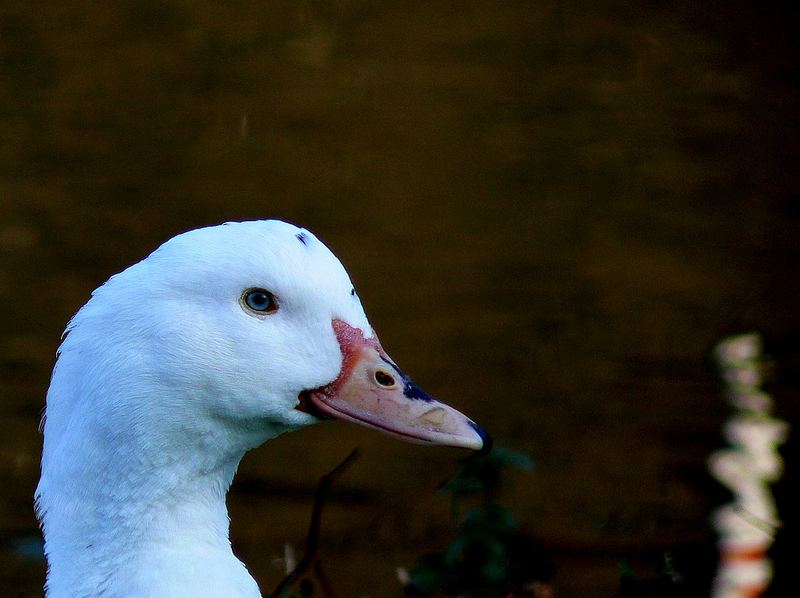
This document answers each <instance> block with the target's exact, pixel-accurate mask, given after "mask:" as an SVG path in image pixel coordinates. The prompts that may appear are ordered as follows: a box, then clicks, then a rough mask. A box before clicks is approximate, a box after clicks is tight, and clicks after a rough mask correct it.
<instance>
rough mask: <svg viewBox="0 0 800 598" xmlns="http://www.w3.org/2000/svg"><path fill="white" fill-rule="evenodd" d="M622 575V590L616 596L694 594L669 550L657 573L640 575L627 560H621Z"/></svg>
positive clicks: (670, 597) (653, 597) (652, 597)
mask: <svg viewBox="0 0 800 598" xmlns="http://www.w3.org/2000/svg"><path fill="white" fill-rule="evenodd" d="M620 575H621V579H620V590H619V592H618V593H617V594H616V595H615V597H614V598H680V597H683V596H691V595H693V593H692V591H691V590H690V588H689V587H688V585H687V584H686V580H685V578H684V576H683V575H682V574H681V573H679V572H678V571H677V569H676V567H675V564H674V562H673V559H672V555H671V554H670V553H669V552H666V553H664V555H663V561H662V562H661V563H660V565H659V568H658V571H657V572H656V574H655V575H652V576H638V575H636V573H635V571H634V570H633V567H632V566H631V565H630V564H629V563H628V562H627V561H625V560H623V561H621V562H620Z"/></svg>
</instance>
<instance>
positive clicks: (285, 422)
mask: <svg viewBox="0 0 800 598" xmlns="http://www.w3.org/2000/svg"><path fill="white" fill-rule="evenodd" d="M325 416H329V417H336V418H340V419H345V420H349V421H352V422H356V423H359V424H362V425H365V426H369V427H372V428H376V429H379V430H382V431H384V432H387V433H389V434H391V435H394V436H397V437H400V438H404V439H406V440H412V441H419V442H428V443H434V444H443V445H451V446H461V447H468V448H472V449H479V448H481V447H482V445H483V441H484V438H485V436H484V434H483V432H481V430H480V428H478V427H477V426H476V425H475V424H474V423H473V422H472V421H470V420H469V419H467V418H466V417H465V416H464V415H462V414H461V413H459V412H458V411H456V410H454V409H452V408H451V407H448V406H447V405H444V404H442V403H439V402H437V401H435V400H434V399H432V398H431V397H429V396H428V395H426V394H425V393H424V392H423V391H421V390H420V389H419V388H418V387H416V386H415V385H414V384H413V383H412V382H411V381H410V380H409V379H408V378H407V377H406V376H405V375H404V374H403V373H402V372H401V371H400V370H399V369H398V368H397V366H396V365H395V364H394V363H393V362H392V361H391V360H390V359H389V358H388V357H387V356H386V353H384V351H383V349H382V348H381V346H380V344H379V342H378V339H377V337H376V336H375V334H374V332H373V331H372V328H371V327H370V325H369V322H368V321H367V317H366V315H365V314H364V310H363V308H362V307H361V304H360V302H359V300H358V297H357V296H356V294H355V292H354V290H353V287H352V284H351V282H350V279H349V278H348V275H347V273H346V272H345V270H344V268H343V267H342V265H341V264H340V262H339V261H338V260H337V259H336V257H335V256H334V255H333V254H332V253H331V252H330V251H329V250H328V249H327V248H326V247H325V246H324V245H323V244H322V243H321V242H320V241H318V240H317V239H316V238H315V237H314V236H313V235H312V234H311V233H309V232H308V231H305V230H303V229H300V228H297V227H295V226H293V225H290V224H286V223H284V222H279V221H258V222H240V223H229V224H225V225H221V226H214V227H209V228H204V229H199V230H194V231H191V232H188V233H185V234H182V235H179V236H177V237H175V238H173V239H171V240H169V241H167V242H166V243H164V244H163V245H162V246H161V247H160V248H159V249H157V250H156V251H155V252H153V253H152V254H151V255H150V256H149V257H147V258H146V259H144V260H142V261H141V262H139V263H138V264H135V265H134V266H131V267H130V268H128V269H127V270H125V271H123V272H121V273H120V274H117V275H116V276H113V277H111V279H110V280H109V281H108V282H106V283H105V284H104V285H103V286H101V287H100V288H98V289H97V290H96V291H95V292H94V293H93V294H92V297H91V299H90V300H89V302H88V303H87V304H86V305H85V306H83V308H81V310H80V311H79V312H78V313H77V314H76V315H75V317H74V318H73V319H72V321H71V322H70V323H69V325H68V327H67V330H66V332H65V337H64V340H63V342H62V344H61V347H60V349H59V356H58V360H57V363H56V367H55V369H54V371H53V377H52V381H51V384H50V389H49V391H48V393H47V410H46V414H45V419H44V421H43V430H44V449H43V454H42V474H41V479H40V481H39V486H38V488H37V490H36V507H37V513H38V516H39V519H40V521H41V524H42V529H43V532H44V538H45V552H46V555H47V561H48V576H47V586H46V587H47V595H48V596H50V597H51V598H59V597H62V596H80V597H84V596H115V597H117V596H119V597H122V596H137V597H139V596H142V597H145V596H159V597H162V596H170V597H180V596H186V597H190V596H191V597H193V598H196V597H201V596H225V597H238V596H259V595H260V594H259V590H258V587H257V585H256V583H255V581H254V580H253V578H252V577H251V576H250V575H249V574H248V572H247V570H246V569H245V567H244V565H243V564H242V563H241V562H240V561H239V560H238V559H237V558H236V557H235V556H234V554H233V552H232V551H231V547H230V542H229V540H228V512H227V509H226V506H225V495H226V493H227V491H228V488H229V487H230V485H231V481H232V479H233V476H234V473H235V472H236V468H237V466H238V465H239V461H240V460H241V458H242V456H243V455H244V454H245V452H247V451H248V450H249V449H251V448H254V447H256V446H258V445H260V444H261V443H263V442H264V441H266V440H269V439H270V438H274V437H276V436H278V435H280V434H282V433H284V432H288V431H291V430H295V429H297V428H299V427H302V426H305V425H308V424H311V423H314V422H317V421H319V420H320V418H321V417H325Z"/></svg>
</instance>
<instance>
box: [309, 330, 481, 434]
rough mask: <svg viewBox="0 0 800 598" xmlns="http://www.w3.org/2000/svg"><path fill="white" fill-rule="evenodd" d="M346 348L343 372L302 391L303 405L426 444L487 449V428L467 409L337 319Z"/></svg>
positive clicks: (339, 335)
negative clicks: (425, 386)
mask: <svg viewBox="0 0 800 598" xmlns="http://www.w3.org/2000/svg"><path fill="white" fill-rule="evenodd" d="M333 329H334V331H335V332H336V337H337V339H338V340H339V345H340V346H341V349H342V355H343V358H344V359H343V363H342V371H341V372H340V374H339V376H338V377H337V378H336V380H334V381H333V382H331V383H330V384H328V385H327V386H324V387H322V388H318V389H315V390H311V391H306V392H304V393H302V394H301V396H300V405H299V406H298V409H300V410H302V411H306V412H308V413H311V414H314V415H322V416H327V417H332V418H336V419H342V420H346V421H350V422H353V423H356V424H360V425H362V426H366V427H368V428H374V429H376V430H380V431H381V432H384V433H386V434H389V435H390V436H394V437H396V438H400V439H402V440H406V441H409V442H416V443H421V444H438V445H444V446H455V447H464V448H469V449H473V450H480V449H483V448H484V446H485V444H487V443H488V436H487V435H486V433H485V432H484V431H483V430H482V429H481V428H480V427H479V426H478V425H477V424H476V423H475V422H473V421H472V420H471V419H469V418H468V417H467V416H465V415H464V414H462V413H460V412H459V411H457V410H455V409H453V408H452V407H450V406H449V405H445V404H444V403H441V402H439V401H437V400H436V399H434V398H433V397H431V396H430V395H428V394H427V393H426V392H425V391H423V390H422V389H421V388H419V387H418V386H417V385H416V384H414V383H413V382H412V381H411V380H410V379H409V378H408V376H406V375H405V374H404V373H403V372H402V371H401V370H400V368H398V367H397V366H396V365H395V363H394V362H393V361H392V360H391V359H389V357H388V356H387V355H386V353H385V352H384V350H383V348H382V347H381V345H380V343H379V342H378V339H377V337H375V336H373V337H372V338H365V337H364V334H363V332H362V331H361V330H360V329H358V328H354V327H352V326H350V325H349V324H347V323H346V322H343V321H342V320H334V321H333Z"/></svg>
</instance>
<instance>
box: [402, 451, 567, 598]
mask: <svg viewBox="0 0 800 598" xmlns="http://www.w3.org/2000/svg"><path fill="white" fill-rule="evenodd" d="M509 467H511V468H514V469H521V470H530V469H531V467H532V463H531V460H530V458H529V457H527V456H526V455H524V454H522V453H518V452H515V451H512V450H509V449H507V448H504V447H500V446H497V447H495V448H494V449H493V450H492V451H491V452H488V453H486V454H477V455H474V456H471V457H469V458H467V459H466V460H464V461H463V462H462V464H461V466H460V467H459V469H458V471H457V472H456V474H455V475H454V476H453V477H452V478H450V479H449V480H448V481H447V482H446V483H445V484H444V485H443V486H442V490H443V491H444V492H447V493H449V494H450V495H451V500H452V506H453V515H454V517H455V518H456V519H461V521H460V523H459V526H458V531H457V533H456V536H455V538H453V540H452V541H451V542H450V544H449V545H448V546H446V547H445V548H444V549H443V550H442V551H441V552H438V553H434V554H429V555H425V556H423V557H422V558H421V559H420V560H419V561H418V562H417V563H416V565H415V566H414V567H413V569H412V570H411V571H410V583H409V585H407V586H406V595H407V596H412V597H425V596H471V597H475V598H494V597H499V596H503V597H505V596H508V595H514V594H516V593H520V594H522V593H524V592H525V590H524V588H526V587H527V586H529V585H530V584H534V583H536V582H547V581H549V579H550V578H552V576H553V573H554V568H553V565H552V563H551V561H550V558H549V556H548V555H547V553H546V551H545V550H544V549H543V548H542V547H541V546H539V545H538V544H537V543H536V542H535V541H534V540H533V539H532V538H530V537H528V536H526V535H524V534H523V533H521V532H520V530H519V524H518V522H517V520H516V518H515V517H514V516H513V514H512V513H511V512H510V511H509V510H508V509H506V508H505V507H503V506H501V505H500V504H498V502H497V495H498V490H499V487H500V483H501V479H502V474H503V472H504V470H506V469H507V468H509ZM468 499H469V500H472V501H474V500H475V499H478V500H477V503H478V504H477V505H475V506H473V507H472V508H471V509H469V510H468V512H467V513H466V515H465V516H464V517H463V518H460V517H459V512H460V510H461V506H462V504H463V503H464V502H465V501H466V500H468Z"/></svg>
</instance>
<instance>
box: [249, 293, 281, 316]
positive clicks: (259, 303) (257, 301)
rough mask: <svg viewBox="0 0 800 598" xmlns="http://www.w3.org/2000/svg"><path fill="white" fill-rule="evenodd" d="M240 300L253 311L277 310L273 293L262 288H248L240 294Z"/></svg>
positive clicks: (268, 312) (268, 311) (265, 312)
mask: <svg viewBox="0 0 800 598" xmlns="http://www.w3.org/2000/svg"><path fill="white" fill-rule="evenodd" d="M242 302H243V303H244V304H245V305H246V306H247V307H248V308H250V309H252V310H253V311H257V312H259V313H264V314H271V313H275V312H276V311H278V302H277V301H275V295H273V294H272V293H270V292H269V291H267V290H264V289H248V290H246V291H245V292H244V294H243V295H242Z"/></svg>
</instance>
